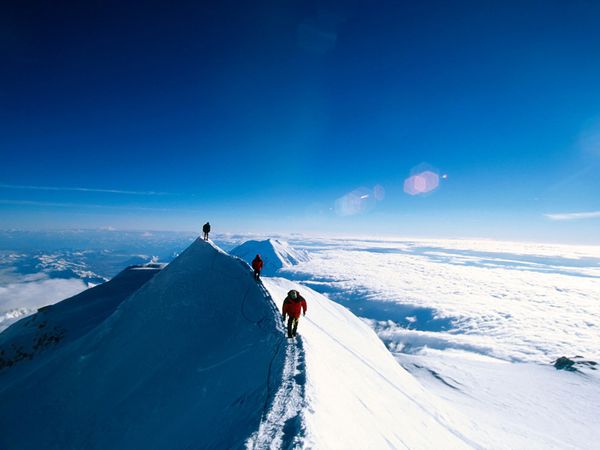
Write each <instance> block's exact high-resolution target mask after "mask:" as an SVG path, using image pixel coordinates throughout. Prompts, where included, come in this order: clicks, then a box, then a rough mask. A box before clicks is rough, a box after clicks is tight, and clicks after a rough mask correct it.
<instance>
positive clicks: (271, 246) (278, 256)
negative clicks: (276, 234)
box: [230, 239, 308, 276]
mask: <svg viewBox="0 0 600 450" xmlns="http://www.w3.org/2000/svg"><path fill="white" fill-rule="evenodd" d="M230 253H231V254H232V255H235V256H238V257H240V258H242V259H243V260H244V261H246V262H247V263H248V264H251V263H252V260H253V259H254V258H255V256H256V255H257V254H259V255H260V257H261V259H262V260H263V263H264V266H263V269H262V271H261V274H262V275H263V276H273V275H275V274H276V273H277V272H278V271H279V269H281V268H284V267H292V266H294V265H296V264H299V263H301V262H306V261H308V256H307V254H306V252H304V251H301V250H297V249H295V248H293V247H292V246H291V245H289V244H288V243H287V242H286V241H282V240H279V239H267V240H264V241H255V240H250V241H246V242H244V243H243V244H241V245H239V246H237V247H235V248H234V249H233V250H231V252H230Z"/></svg>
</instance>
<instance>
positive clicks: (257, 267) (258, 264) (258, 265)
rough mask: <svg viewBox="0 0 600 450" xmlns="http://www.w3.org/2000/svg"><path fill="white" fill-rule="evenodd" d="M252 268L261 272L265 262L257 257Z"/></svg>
mask: <svg viewBox="0 0 600 450" xmlns="http://www.w3.org/2000/svg"><path fill="white" fill-rule="evenodd" d="M252 268H253V269H254V270H261V269H262V268H263V260H262V259H260V258H259V257H256V258H254V259H253V260H252Z"/></svg>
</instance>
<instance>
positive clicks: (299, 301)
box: [281, 289, 306, 338]
mask: <svg viewBox="0 0 600 450" xmlns="http://www.w3.org/2000/svg"><path fill="white" fill-rule="evenodd" d="M281 312H282V314H283V320H284V321H285V317H286V316H289V319H288V323H287V334H288V338H293V337H294V336H296V330H297V329H298V321H299V320H300V313H303V315H306V300H304V298H303V297H302V296H301V295H300V294H299V293H298V291H296V290H294V289H292V290H291V291H290V292H288V295H287V297H286V298H285V300H284V301H283V308H282V310H281Z"/></svg>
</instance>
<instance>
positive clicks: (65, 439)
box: [0, 241, 285, 449]
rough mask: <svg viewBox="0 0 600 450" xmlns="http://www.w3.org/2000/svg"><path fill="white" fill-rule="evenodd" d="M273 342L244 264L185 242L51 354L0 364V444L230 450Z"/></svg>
mask: <svg viewBox="0 0 600 450" xmlns="http://www.w3.org/2000/svg"><path fill="white" fill-rule="evenodd" d="M280 342H281V332H280V330H279V329H278V328H277V325H276V321H275V317H274V314H273V309H272V307H271V306H270V305H269V304H268V301H267V300H266V299H265V297H264V295H263V293H262V292H261V291H260V289H259V288H258V285H257V284H256V283H255V282H254V280H253V279H252V276H251V274H250V272H249V270H248V268H247V266H245V264H244V265H242V264H241V263H240V261H239V260H236V259H233V258H231V257H229V256H228V255H226V254H224V253H222V252H220V251H219V250H217V249H215V248H213V247H212V246H211V245H210V244H208V243H205V242H202V241H196V242H195V243H194V244H192V245H191V246H190V247H189V248H188V249H187V250H186V251H185V252H184V253H182V254H181V255H180V256H179V257H178V258H177V259H176V260H175V261H173V262H172V263H171V264H170V265H169V266H167V267H166V268H165V269H163V270H162V271H161V272H160V273H158V274H157V275H156V276H154V277H153V278H152V279H151V280H150V281H149V282H148V283H146V284H145V285H144V286H142V287H141V288H140V289H139V290H138V291H137V292H135V293H134V294H133V295H132V296H131V297H130V298H128V299H127V300H126V301H124V302H123V303H121V305H120V306H119V307H118V309H117V310H116V311H115V312H114V313H113V314H112V315H111V316H110V317H109V318H108V319H107V320H105V321H104V322H102V323H101V324H100V325H98V326H97V327H96V328H95V329H94V330H92V331H91V332H89V333H87V334H86V335H85V336H83V337H81V338H80V339H78V340H76V341H74V342H71V343H69V345H67V346H64V347H61V348H57V350H56V351H55V352H54V355H53V358H52V359H50V360H48V359H46V360H45V361H44V364H43V365H36V364H35V361H36V360H35V359H34V360H32V361H31V362H24V363H23V364H19V365H17V366H15V367H13V368H10V369H9V370H5V371H3V372H0V386H1V387H0V403H1V404H2V408H0V423H2V432H1V433H0V448H19V449H21V448H24V449H39V448H56V449H59V448H60V449H64V448H91V449H94V448H98V449H105V448H111V449H120V448H123V449H130V448H164V449H172V448H236V447H241V446H243V445H244V442H245V441H246V440H247V439H248V438H249V437H250V436H251V434H252V433H253V432H255V430H256V429H258V426H259V423H260V421H261V418H262V417H263V414H264V412H265V411H264V410H265V407H266V405H268V403H269V398H268V397H269V395H270V391H269V386H274V385H275V384H276V383H277V381H278V380H281V373H282V370H283V365H284V364H283V363H284V358H285V354H284V353H282V352H278V351H277V350H278V345H279V343H280ZM32 427H33V428H35V432H34V433H32V432H31V429H32Z"/></svg>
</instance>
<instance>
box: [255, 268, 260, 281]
mask: <svg viewBox="0 0 600 450" xmlns="http://www.w3.org/2000/svg"><path fill="white" fill-rule="evenodd" d="M259 278H260V270H256V269H254V279H255V280H258V279H259Z"/></svg>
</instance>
